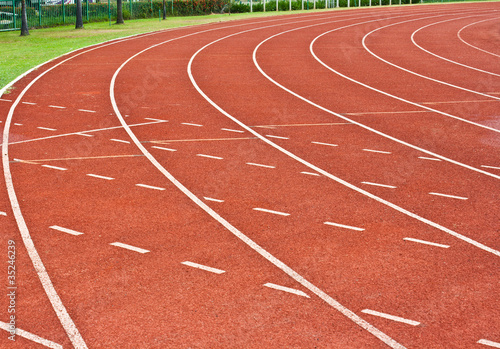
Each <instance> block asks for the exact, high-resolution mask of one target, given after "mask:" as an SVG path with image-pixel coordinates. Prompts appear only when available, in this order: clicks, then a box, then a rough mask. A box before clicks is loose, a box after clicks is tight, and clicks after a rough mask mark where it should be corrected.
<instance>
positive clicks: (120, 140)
mask: <svg viewBox="0 0 500 349" xmlns="http://www.w3.org/2000/svg"><path fill="white" fill-rule="evenodd" d="M110 141H113V142H120V143H127V144H130V142H129V141H124V140H123V139H115V138H111V139H110Z"/></svg>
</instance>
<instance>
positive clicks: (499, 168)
mask: <svg viewBox="0 0 500 349" xmlns="http://www.w3.org/2000/svg"><path fill="white" fill-rule="evenodd" d="M481 167H484V168H491V169H493V170H500V167H498V166H486V165H481Z"/></svg>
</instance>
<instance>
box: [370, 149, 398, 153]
mask: <svg viewBox="0 0 500 349" xmlns="http://www.w3.org/2000/svg"><path fill="white" fill-rule="evenodd" d="M363 151H368V152H371V153H379V154H392V152H390V151H383V150H373V149H363Z"/></svg>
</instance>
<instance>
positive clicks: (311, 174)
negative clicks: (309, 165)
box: [301, 171, 321, 177]
mask: <svg viewBox="0 0 500 349" xmlns="http://www.w3.org/2000/svg"><path fill="white" fill-rule="evenodd" d="M301 173H302V174H306V175H310V176H317V177H320V176H321V175H320V174H319V173H313V172H307V171H303V172H301Z"/></svg>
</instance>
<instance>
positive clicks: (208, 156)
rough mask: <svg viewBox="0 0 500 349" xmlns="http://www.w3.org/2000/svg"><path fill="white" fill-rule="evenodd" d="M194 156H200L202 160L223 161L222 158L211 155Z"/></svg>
mask: <svg viewBox="0 0 500 349" xmlns="http://www.w3.org/2000/svg"><path fill="white" fill-rule="evenodd" d="M196 156H200V157H202V158H209V159H216V160H223V159H224V158H221V157H220V156H213V155H206V154H196Z"/></svg>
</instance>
